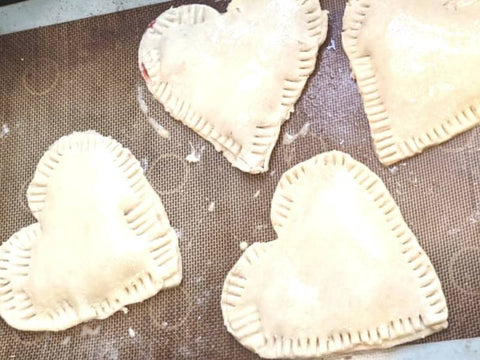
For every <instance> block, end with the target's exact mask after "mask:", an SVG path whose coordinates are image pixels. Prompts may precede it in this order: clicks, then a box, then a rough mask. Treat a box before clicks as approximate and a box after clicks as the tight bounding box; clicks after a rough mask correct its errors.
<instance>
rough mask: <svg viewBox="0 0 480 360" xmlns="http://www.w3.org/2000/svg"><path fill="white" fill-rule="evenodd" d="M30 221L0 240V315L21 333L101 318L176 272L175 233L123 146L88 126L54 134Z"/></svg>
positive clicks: (38, 175) (172, 280) (31, 190)
mask: <svg viewBox="0 0 480 360" xmlns="http://www.w3.org/2000/svg"><path fill="white" fill-rule="evenodd" d="M27 199H28V205H29V207H30V209H31V211H32V213H33V215H34V216H35V218H36V219H37V220H38V222H37V223H35V224H32V225H29V226H27V227H25V228H23V229H21V230H20V231H19V232H17V233H16V234H14V235H13V236H12V237H11V238H10V239H9V240H7V241H5V242H4V243H3V244H2V245H1V247H0V261H1V266H0V315H1V316H2V317H3V319H5V321H6V322H7V323H8V324H9V325H11V326H13V327H15V328H17V329H21V330H54V331H56V330H63V329H66V328H69V327H71V326H74V325H76V324H78V323H81V322H83V321H87V320H90V319H103V318H106V317H108V316H110V315H112V314H113V313H114V312H115V311H117V310H120V309H121V308H122V307H123V306H125V305H127V304H131V303H135V302H139V301H143V300H145V299H147V298H149V297H151V296H153V295H155V294H156V293H157V292H158V291H159V290H160V289H162V288H165V287H171V286H175V285H178V284H179V283H180V281H181V278H182V268H181V261H180V252H179V249H178V241H177V236H176V234H175V231H174V230H173V229H172V227H171V226H170V224H169V221H168V217H167V214H166V213H165V210H164V208H163V206H162V203H161V201H160V198H159V197H158V195H157V194H156V193H155V191H154V190H153V189H152V187H151V186H150V184H149V183H148V181H147V179H146V178H145V176H144V175H143V171H142V168H141V167H140V164H139V162H138V161H137V160H136V159H135V157H134V156H133V155H132V153H131V152H130V151H129V150H128V149H125V148H123V147H122V145H120V144H119V143H118V142H116V141H115V140H113V139H111V138H107V137H103V136H101V135H99V134H97V133H95V132H93V131H91V132H84V133H73V134H71V135H69V136H65V137H62V138H60V139H59V140H58V141H57V142H55V143H54V144H53V145H52V146H51V147H50V149H49V150H48V151H47V152H46V153H45V154H44V156H43V157H42V158H41V160H40V162H39V164H38V166H37V169H36V171H35V175H34V177H33V180H32V182H31V183H30V186H29V187H28V191H27Z"/></svg>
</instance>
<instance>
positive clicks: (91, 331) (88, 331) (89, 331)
mask: <svg viewBox="0 0 480 360" xmlns="http://www.w3.org/2000/svg"><path fill="white" fill-rule="evenodd" d="M98 334H100V325H99V326H96V327H94V328H91V327H90V326H88V325H83V326H82V331H81V332H80V336H96V335H98Z"/></svg>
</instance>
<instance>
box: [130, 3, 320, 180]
mask: <svg viewBox="0 0 480 360" xmlns="http://www.w3.org/2000/svg"><path fill="white" fill-rule="evenodd" d="M327 23H328V16H327V12H326V11H322V10H321V8H320V3H319V1H318V0H255V1H251V0H234V1H232V2H231V3H230V4H229V6H228V10H227V12H226V13H224V14H220V13H218V12H217V11H216V10H215V9H213V8H211V7H209V6H205V5H197V4H195V5H185V6H180V7H178V8H171V9H169V10H167V11H165V12H164V13H162V14H161V15H160V16H159V17H158V18H157V19H156V20H154V21H152V22H151V24H150V25H149V28H148V29H147V30H146V32H145V34H144V35H143V37H142V40H141V43H140V47H139V51H138V61H139V67H140V71H141V73H142V76H143V78H144V79H145V82H146V84H147V87H148V89H149V91H150V92H151V93H152V94H153V96H154V97H155V98H156V99H157V100H158V101H159V102H160V103H162V104H163V105H164V107H165V110H166V111H168V112H169V113H170V114H171V115H172V116H173V117H174V118H175V119H177V120H180V121H181V122H182V123H184V124H185V125H187V126H188V127H190V128H191V129H193V130H194V131H195V132H196V133H198V134H199V135H200V136H202V137H203V138H205V139H207V140H208V141H210V142H211V143H212V144H213V145H214V146H215V149H216V150H217V151H220V152H222V153H223V155H224V156H225V157H226V158H227V160H228V161H230V162H231V163H232V164H233V166H235V167H237V168H239V169H241V170H242V171H245V172H250V173H260V172H265V171H267V170H268V163H269V159H270V155H271V153H272V151H273V147H274V146H275V143H276V141H277V138H278V135H279V132H280V126H281V125H282V123H283V122H284V121H285V120H287V119H288V118H289V117H290V114H291V113H292V112H293V110H294V104H295V103H296V101H297V100H298V98H299V97H300V94H301V92H302V90H303V88H304V86H305V83H306V81H307V79H308V76H309V75H310V74H311V73H312V72H313V70H314V68H315V63H316V58H317V53H318V49H319V46H320V45H321V44H322V43H323V42H324V40H325V37H326V34H327Z"/></svg>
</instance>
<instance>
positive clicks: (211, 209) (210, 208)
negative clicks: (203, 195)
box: [207, 201, 215, 212]
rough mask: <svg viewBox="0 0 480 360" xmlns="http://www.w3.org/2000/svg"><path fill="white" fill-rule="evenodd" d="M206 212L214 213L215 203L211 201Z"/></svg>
mask: <svg viewBox="0 0 480 360" xmlns="http://www.w3.org/2000/svg"><path fill="white" fill-rule="evenodd" d="M207 210H208V212H214V211H215V201H212V202H211V203H210V204H209V205H208V209H207Z"/></svg>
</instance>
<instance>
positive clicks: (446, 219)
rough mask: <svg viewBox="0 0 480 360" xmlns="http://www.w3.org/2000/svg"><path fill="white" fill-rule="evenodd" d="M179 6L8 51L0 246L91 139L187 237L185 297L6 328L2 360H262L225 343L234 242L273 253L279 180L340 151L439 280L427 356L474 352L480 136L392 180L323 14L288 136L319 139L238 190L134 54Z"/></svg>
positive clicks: (0, 46) (26, 36)
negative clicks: (50, 325)
mask: <svg viewBox="0 0 480 360" xmlns="http://www.w3.org/2000/svg"><path fill="white" fill-rule="evenodd" d="M180 3H182V4H183V3H187V2H185V1H182V2H174V3H168V4H161V5H155V6H150V7H145V8H140V9H135V10H129V11H126V12H121V13H116V14H110V15H106V16H101V17H96V18H91V19H86V20H81V21H77V22H74V23H68V24H62V25H56V26H52V27H48V28H42V29H37V30H33V31H28V32H22V33H17V34H11V35H6V36H2V37H0V126H1V128H0V155H1V158H0V186H1V192H0V240H1V241H5V240H6V239H8V238H9V237H10V236H11V235H12V234H13V233H14V232H16V231H17V230H18V229H20V228H21V227H23V226H26V225H28V224H30V223H32V222H33V221H34V219H33V217H32V215H31V214H30V212H29V210H28V208H27V205H26V197H25V192H26V187H27V185H28V183H29V181H30V179H31V177H32V175H33V172H34V169H35V166H36V164H37V162H38V160H39V158H40V156H41V155H42V154H43V152H44V151H45V150H46V149H47V148H48V146H49V145H50V144H52V143H53V142H54V141H55V140H56V139H57V138H59V137H61V136H62V135H66V134H69V133H71V132H72V131H81V130H87V129H94V130H96V131H98V132H100V133H102V134H103V135H109V136H112V137H114V138H115V139H117V140H118V141H119V142H121V143H122V144H123V145H124V146H126V147H128V148H130V149H131V150H132V152H133V153H134V154H135V156H136V157H137V158H138V159H139V160H141V162H142V164H143V166H144V168H145V169H146V173H147V176H148V178H149V180H150V182H151V183H152V185H153V186H154V188H155V189H156V190H157V191H158V192H159V194H160V195H161V197H162V200H163V203H164V205H165V208H166V210H167V212H168V214H169V217H170V220H171V222H172V224H173V226H174V227H175V228H176V229H178V231H179V232H180V233H181V239H180V246H181V251H182V257H183V265H184V281H183V284H182V286H180V287H178V288H176V289H173V290H167V291H162V292H160V293H159V294H158V295H157V296H155V297H153V298H151V299H149V300H147V301H145V302H144V303H141V304H136V305H132V306H129V310H130V311H129V312H128V314H124V313H121V312H120V313H117V314H115V315H114V316H112V317H110V318H108V319H106V320H104V321H94V322H90V323H87V324H84V325H79V326H76V327H75V328H72V329H70V330H67V331H64V332H61V333H25V332H19V331H15V330H13V329H11V328H9V327H8V326H7V325H6V324H5V323H4V322H3V321H1V320H0V358H2V359H3V358H6V359H8V357H9V356H10V355H15V359H33V358H35V359H39V360H41V359H117V358H118V359H154V358H155V359H212V360H214V359H225V358H232V359H255V358H256V356H255V355H254V354H252V353H250V352H249V351H247V350H245V349H243V348H242V347H241V346H240V345H239V344H238V343H237V342H236V341H235V340H234V339H233V338H232V337H231V336H230V335H229V334H228V333H227V331H226V330H225V329H224V327H223V322H222V317H221V311H220V293H221V287H222V284H223V280H224V278H225V276H226V274H227V272H228V271H229V270H230V268H231V267H232V266H233V264H234V263H235V262H236V261H237V260H238V258H239V257H240V255H241V250H240V247H239V243H240V242H242V241H246V242H248V243H253V242H256V241H269V240H273V239H275V233H274V232H273V229H272V227H271V224H270V219H269V214H270V200H271V198H272V194H273V191H274V189H275V186H276V184H277V182H278V180H279V178H280V176H281V174H282V173H283V172H284V171H285V170H287V169H288V168H290V167H291V166H293V165H294V164H296V163H298V162H301V161H303V160H306V159H308V158H310V157H311V156H313V155H315V154H318V153H320V152H323V151H328V150H332V149H337V150H342V151H345V152H347V153H350V154H351V155H353V156H354V157H355V158H356V159H357V160H360V161H362V162H364V163H365V164H366V165H367V166H369V167H370V168H371V169H372V170H373V171H374V172H376V173H377V174H379V175H380V177H381V178H382V179H383V180H384V182H385V183H386V185H387V187H388V188H389V190H390V191H391V193H392V194H393V197H394V198H395V200H396V201H397V203H398V205H399V206H400V209H401V210H402V212H403V214H404V216H405V219H406V221H407V223H408V224H409V225H410V226H411V228H412V230H413V231H414V233H415V234H416V235H417V237H418V239H419V242H420V244H421V245H422V247H423V248H424V250H425V251H426V252H427V253H428V255H429V256H430V259H431V260H432V262H433V264H434V266H435V268H436V270H437V272H438V274H439V276H440V279H441V281H442V284H443V288H444V291H445V293H446V297H447V301H448V305H449V309H450V319H449V322H450V326H449V328H448V330H446V331H443V332H441V333H439V334H436V335H434V336H432V337H429V338H427V339H426V340H425V341H438V340H447V339H457V338H462V337H475V336H480V327H479V326H478V324H479V323H480V311H479V302H480V240H479V239H480V237H479V235H480V234H479V230H480V223H479V222H480V196H479V195H480V185H479V182H480V172H479V169H480V153H479V152H480V138H479V134H480V130H479V129H474V130H472V131H470V132H467V133H465V134H463V135H460V136H458V137H456V138H455V139H453V140H452V141H450V142H448V143H446V144H444V145H442V146H438V147H436V148H434V149H431V150H427V151H426V152H425V153H424V154H422V155H420V156H417V157H415V158H412V159H409V160H407V161H405V162H403V163H400V164H397V165H396V166H394V167H391V168H384V167H383V166H382V165H381V164H380V163H379V162H378V161H377V158H376V156H375V154H374V152H373V150H372V147H371V142H370V135H369V129H368V124H367V120H366V117H365V114H364V112H363V108H362V103H361V100H360V96H359V94H358V90H357V87H356V84H355V82H353V81H352V80H351V79H350V70H349V67H348V60H347V58H346V56H345V54H344V53H343V50H342V49H341V40H340V35H341V20H342V15H343V8H344V6H345V5H344V1H334V0H326V1H323V2H322V5H323V7H324V8H326V9H328V10H329V11H330V30H329V36H328V39H327V41H326V43H325V45H324V46H323V47H322V51H321V53H320V55H319V64H318V66H317V70H316V72H315V73H314V75H313V77H312V78H311V80H310V81H309V83H308V86H307V88H306V89H305V92H304V94H303V96H302V98H301V99H300V101H299V103H298V104H297V107H296V112H295V113H294V114H293V116H292V118H291V119H290V120H289V121H288V122H287V123H286V124H285V125H284V126H283V129H282V135H283V134H284V133H285V132H288V133H290V134H294V133H297V132H298V131H299V130H300V129H301V128H302V126H303V125H304V124H305V123H307V122H309V123H310V124H311V126H310V132H309V133H308V134H307V135H306V136H305V137H299V138H298V139H297V140H296V141H295V142H293V143H292V144H290V145H282V142H281V140H280V141H279V143H278V144H277V147H276V149H275V151H274V153H273V157H272V161H271V164H270V165H271V171H270V172H268V173H266V174H263V175H255V176H253V175H248V174H244V173H242V172H240V171H238V170H236V169H234V168H232V167H231V166H230V164H229V163H228V162H227V161H226V160H225V159H224V158H223V156H222V155H220V154H218V153H216V152H215V150H214V149H213V146H211V145H210V144H208V143H206V142H205V141H204V140H203V139H201V138H200V137H199V136H197V135H195V134H194V133H193V132H192V131H191V130H189V129H188V128H186V127H184V126H183V125H181V124H180V123H179V122H177V121H175V120H173V119H172V118H170V117H169V116H168V115H167V114H166V112H165V111H164V110H163V108H162V106H161V105H160V104H158V103H157V102H155V101H154V100H153V99H152V97H151V95H150V94H148V92H147V91H146V89H145V86H144V83H143V80H142V79H141V77H140V74H139V72H138V71H137V47H138V43H139V41H140V38H141V35H142V33H143V31H144V30H145V28H146V27H147V25H148V23H149V22H150V21H151V20H152V19H153V18H155V17H156V16H157V15H158V14H159V13H160V12H162V11H164V10H165V9H167V8H168V7H170V6H172V5H174V6H176V5H179V4H180ZM207 3H208V4H210V5H212V6H215V7H217V8H218V9H220V10H224V9H225V7H226V3H225V2H215V1H213V0H212V1H209V2H207ZM329 45H330V46H329ZM138 87H141V88H142V89H143V93H144V97H145V101H146V102H147V105H148V107H149V116H151V117H153V118H155V119H156V121H158V122H159V123H161V124H162V125H163V126H165V127H166V128H167V129H168V130H169V131H170V132H171V139H170V140H166V139H163V138H161V137H159V136H158V134H157V133H156V132H155V130H154V129H153V128H152V127H151V125H150V124H149V123H148V121H147V119H146V117H145V115H144V113H143V112H142V111H141V110H140V108H139V104H138V99H137V94H138ZM190 144H192V145H193V146H194V147H195V148H196V149H198V150H200V149H201V148H202V146H204V145H205V150H204V152H203V156H202V158H201V161H200V162H199V163H197V164H189V163H187V162H186V161H185V157H186V156H187V155H188V154H189V153H190V152H191V148H190ZM258 191H260V192H259V193H258ZM257 193H258V196H255V195H256V194H257ZM213 202H214V203H215V207H214V209H213V211H208V209H209V207H210V210H212V207H213V206H212V205H211V204H212V203H213ZM129 328H131V329H133V331H134V332H135V336H133V337H131V336H130V335H133V333H132V332H130V335H129V331H128V329H129Z"/></svg>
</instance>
